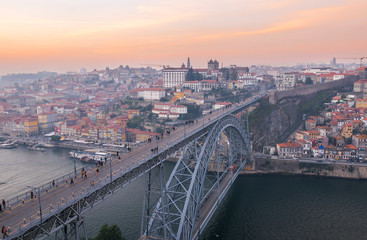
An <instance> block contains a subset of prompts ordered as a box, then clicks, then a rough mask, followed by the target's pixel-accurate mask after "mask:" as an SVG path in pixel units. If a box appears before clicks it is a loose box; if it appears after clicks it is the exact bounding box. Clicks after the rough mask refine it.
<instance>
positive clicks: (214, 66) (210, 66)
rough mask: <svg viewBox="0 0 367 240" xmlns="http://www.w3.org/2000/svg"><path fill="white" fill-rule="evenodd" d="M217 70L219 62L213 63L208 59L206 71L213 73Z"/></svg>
mask: <svg viewBox="0 0 367 240" xmlns="http://www.w3.org/2000/svg"><path fill="white" fill-rule="evenodd" d="M218 69H219V62H218V61H217V60H216V59H215V60H214V61H213V60H212V59H210V60H209V61H208V71H214V70H218Z"/></svg>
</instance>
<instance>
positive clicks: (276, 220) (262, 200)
mask: <svg viewBox="0 0 367 240" xmlns="http://www.w3.org/2000/svg"><path fill="white" fill-rule="evenodd" d="M84 165H85V164H84ZM80 166H83V164H82V163H80V162H77V167H80ZM172 166H173V165H172V164H171V163H168V164H167V167H166V168H167V169H171V168H172ZM73 169H74V162H73V160H72V159H70V158H69V157H68V150H65V149H48V150H47V151H46V152H29V151H28V150H27V149H26V148H22V147H18V148H17V149H12V150H5V149H1V150H0V182H11V183H12V185H9V184H2V185H0V199H2V198H5V199H7V198H8V197H9V196H13V195H14V194H19V193H21V192H24V191H27V190H26V189H25V188H24V187H20V186H21V185H39V184H42V183H46V182H48V181H50V180H51V179H52V178H56V177H59V176H62V175H64V174H66V173H69V172H72V171H73ZM14 184H15V185H14ZM143 191H144V178H141V179H138V180H136V181H134V182H132V183H131V184H130V185H128V186H126V187H125V188H124V189H122V190H120V191H118V192H116V193H115V194H113V195H112V196H111V197H109V198H107V199H106V200H105V201H104V202H103V203H101V204H99V205H97V206H95V207H94V208H93V209H92V210H90V211H88V212H87V213H86V214H85V216H84V217H85V219H86V225H87V232H88V236H92V237H94V236H96V234H97V233H98V230H99V228H100V227H101V226H102V225H103V224H104V223H107V224H117V225H118V226H119V227H120V229H121V231H122V233H123V235H124V236H125V237H126V238H127V239H137V238H138V237H139V234H140V225H141V215H142V206H143V194H144V192H143ZM366 224H367V181H356V180H342V179H330V178H319V177H303V176H270V175H263V176H249V175H248V176H240V177H239V178H238V179H237V180H236V182H235V183H234V185H233V186H232V188H231V189H230V191H229V192H228V194H227V196H226V198H225V199H224V201H223V202H222V204H221V205H220V207H219V209H218V210H217V212H216V213H215V215H214V217H213V218H212V220H211V221H210V222H209V224H208V227H207V228H206V229H205V230H204V232H203V234H202V235H201V237H202V239H259V240H260V239H305V240H306V239H320V240H321V239H333V240H334V239H367V227H366Z"/></svg>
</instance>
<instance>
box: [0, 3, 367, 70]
mask: <svg viewBox="0 0 367 240" xmlns="http://www.w3.org/2000/svg"><path fill="white" fill-rule="evenodd" d="M68 2H69V1H68ZM70 2H71V1H70ZM70 4H72V3H70ZM130 4H132V3H130ZM3 5H4V4H3ZM49 5H52V4H50V3H49ZM0 7H1V4H0ZM3 7H4V6H3ZM83 7H84V6H83ZM118 7H120V8H121V9H124V12H123V14H122V13H120V12H119V10H118V9H117V8H118ZM95 8H96V10H95V12H93V13H89V14H96V16H94V15H83V11H82V10H83V9H82V8H81V9H76V10H79V11H80V16H79V15H78V14H75V15H73V16H68V15H67V14H69V13H67V12H65V13H64V15H65V17H61V18H60V17H56V16H55V17H52V18H49V17H48V15H50V13H48V15H47V14H46V15H47V16H45V15H32V16H27V15H25V14H23V15H20V14H18V15H17V16H16V17H14V16H13V15H11V14H10V13H12V11H11V9H10V10H8V12H10V13H9V14H4V13H3V14H4V15H3V16H5V17H4V19H5V20H6V21H2V22H0V29H1V30H2V32H1V35H0V63H2V64H0V73H4V72H11V71H14V70H13V69H19V70H17V71H22V67H24V68H25V67H26V65H27V62H32V64H31V63H29V66H32V67H34V65H35V64H36V65H37V66H40V67H41V69H47V67H48V66H52V67H53V69H55V68H57V67H58V66H60V68H59V69H60V71H65V70H66V69H73V68H76V69H78V68H79V67H80V66H83V65H92V66H93V65H94V66H100V65H102V66H106V65H108V64H111V63H112V64H116V65H118V64H120V63H125V64H130V65H131V64H139V63H141V62H147V61H150V62H157V63H162V62H163V63H165V64H171V65H173V64H176V63H181V62H182V59H184V58H186V57H187V56H192V58H196V59H198V60H197V63H199V61H202V62H205V59H207V58H209V57H217V58H219V60H222V59H223V60H225V62H231V63H236V62H235V61H241V62H242V63H243V64H254V63H265V64H275V65H277V64H282V63H292V62H295V61H311V60H321V59H326V60H328V59H329V58H331V57H332V56H334V55H335V56H336V55H343V56H350V55H353V54H355V53H358V52H363V50H365V49H366V48H365V41H366V39H367V29H366V26H365V23H366V22H367V16H366V15H365V14H364V12H363V11H364V9H366V8H367V2H365V1H362V0H354V1H344V0H325V2H324V1H323V2H319V1H316V0H308V1H306V0H284V1H272V0H266V1H265V0H263V1H258V2H254V1H250V0H243V1H240V0H229V1H227V2H226V4H223V3H219V2H213V1H209V0H203V1H194V0H187V1H185V2H183V1H150V2H148V3H145V4H144V5H142V4H137V5H133V4H132V5H131V6H122V5H121V6H110V8H111V9H109V8H108V6H103V8H102V7H101V10H100V11H98V6H95ZM113 8H116V9H113ZM55 11H56V10H55ZM1 13H2V12H1V10H0V14H1ZM56 15H57V16H63V12H58V13H57V14H56ZM302 56H304V58H302ZM232 59H233V60H232ZM302 59H303V60H302ZM254 61H256V62H254ZM19 63H21V64H19ZM193 63H195V60H194V59H193ZM202 64H203V63H202ZM4 66H5V67H4ZM76 66H77V67H76ZM9 69H10V70H9ZM41 69H36V70H41Z"/></svg>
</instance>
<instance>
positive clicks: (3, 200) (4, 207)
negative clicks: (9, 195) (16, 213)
mask: <svg viewBox="0 0 367 240" xmlns="http://www.w3.org/2000/svg"><path fill="white" fill-rule="evenodd" d="M5 207H6V205H5V200H4V199H3V208H4V210H5Z"/></svg>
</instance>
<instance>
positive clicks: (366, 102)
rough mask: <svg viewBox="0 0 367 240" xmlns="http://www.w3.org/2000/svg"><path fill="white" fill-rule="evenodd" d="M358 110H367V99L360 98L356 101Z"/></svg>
mask: <svg viewBox="0 0 367 240" xmlns="http://www.w3.org/2000/svg"><path fill="white" fill-rule="evenodd" d="M356 108H367V98H358V99H357V100H356Z"/></svg>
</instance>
